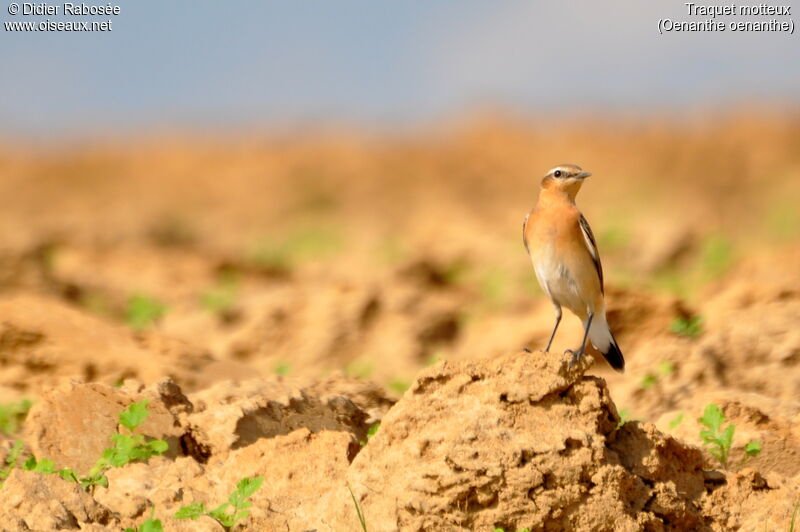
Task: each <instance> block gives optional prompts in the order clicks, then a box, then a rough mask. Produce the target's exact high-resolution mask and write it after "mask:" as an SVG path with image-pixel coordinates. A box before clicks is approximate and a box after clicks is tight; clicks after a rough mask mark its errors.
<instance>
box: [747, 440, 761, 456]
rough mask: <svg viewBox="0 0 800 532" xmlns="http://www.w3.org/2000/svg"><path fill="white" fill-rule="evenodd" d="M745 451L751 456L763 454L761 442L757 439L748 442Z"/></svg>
mask: <svg viewBox="0 0 800 532" xmlns="http://www.w3.org/2000/svg"><path fill="white" fill-rule="evenodd" d="M744 453H745V454H746V455H747V456H749V457H752V456H758V455H759V454H761V442H760V441H755V440H753V441H751V442H747V444H746V445H745V446H744Z"/></svg>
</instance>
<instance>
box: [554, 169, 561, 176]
mask: <svg viewBox="0 0 800 532" xmlns="http://www.w3.org/2000/svg"><path fill="white" fill-rule="evenodd" d="M553 175H554V176H556V177H561V170H556V172H555V173H554V174H553Z"/></svg>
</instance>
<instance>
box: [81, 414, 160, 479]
mask: <svg viewBox="0 0 800 532" xmlns="http://www.w3.org/2000/svg"><path fill="white" fill-rule="evenodd" d="M147 404H148V401H147V399H142V400H141V401H139V402H137V403H133V404H131V405H130V406H129V407H128V408H126V409H125V410H123V411H122V412H121V413H120V415H119V424H120V425H122V426H123V427H125V428H126V429H127V430H128V432H129V434H125V433H121V432H118V433H116V434H114V435H112V436H111V441H112V442H113V443H114V445H113V446H112V447H109V448H107V449H105V450H104V451H103V455H102V456H101V457H100V458H99V459H98V460H97V462H96V463H95V465H94V467H92V469H91V470H89V473H88V475H86V476H85V477H82V478H81V479H80V481H79V482H80V484H81V486H82V487H83V488H84V489H87V488H90V487H94V486H105V487H108V479H107V478H106V476H105V474H104V471H106V470H108V469H111V468H112V467H122V466H124V465H126V464H129V463H131V462H146V461H147V460H148V459H149V458H150V457H152V456H160V455H161V454H163V453H164V452H165V451H166V450H167V449H168V448H169V445H168V444H167V442H165V441H164V440H157V439H150V440H148V439H146V438H145V437H144V436H142V435H141V434H136V433H134V432H133V431H134V430H135V429H136V428H137V427H138V426H139V425H141V424H142V423H143V422H144V420H145V419H147V416H148V415H149V412H148V411H147Z"/></svg>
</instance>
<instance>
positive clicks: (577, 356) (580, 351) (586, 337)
mask: <svg viewBox="0 0 800 532" xmlns="http://www.w3.org/2000/svg"><path fill="white" fill-rule="evenodd" d="M593 317H594V313H593V312H590V313H589V319H587V320H586V330H585V331H583V342H582V343H581V347H580V349H578V350H577V351H573V350H572V349H567V350H566V351H564V353H569V354H571V355H572V360H570V361H569V367H570V368H571V367H572V366H574V365H575V364H576V363H577V362H578V360H580V359H581V357H582V356H583V354H584V353H586V342H588V341H589V327H591V326H592V318H593Z"/></svg>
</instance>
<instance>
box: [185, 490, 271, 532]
mask: <svg viewBox="0 0 800 532" xmlns="http://www.w3.org/2000/svg"><path fill="white" fill-rule="evenodd" d="M263 483H264V477H253V478H243V479H242V480H240V481H239V483H238V484H236V491H234V492H233V493H231V495H230V497H229V498H228V501H227V502H224V503H222V504H220V505H219V506H217V507H216V508H214V509H213V510H208V509H207V508H206V506H205V504H203V503H202V502H196V503H193V504H189V505H187V506H183V507H181V508H180V509H179V510H178V511H177V512H176V513H175V519H192V520H194V519H197V518H198V517H201V516H204V515H207V516H209V517H211V518H212V519H215V520H216V521H217V522H218V523H219V524H220V525H222V527H223V528H224V529H225V530H231V529H232V528H233V527H234V526H235V525H236V523H238V522H239V521H241V520H242V519H245V518H246V517H247V516H248V515H250V509H249V508H250V507H251V506H253V503H252V502H250V501H249V500H248V499H249V498H250V497H251V496H252V495H253V494H254V493H255V492H256V491H258V489H259V488H260V487H261V484H263Z"/></svg>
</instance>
